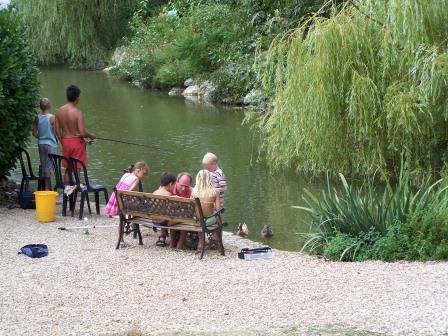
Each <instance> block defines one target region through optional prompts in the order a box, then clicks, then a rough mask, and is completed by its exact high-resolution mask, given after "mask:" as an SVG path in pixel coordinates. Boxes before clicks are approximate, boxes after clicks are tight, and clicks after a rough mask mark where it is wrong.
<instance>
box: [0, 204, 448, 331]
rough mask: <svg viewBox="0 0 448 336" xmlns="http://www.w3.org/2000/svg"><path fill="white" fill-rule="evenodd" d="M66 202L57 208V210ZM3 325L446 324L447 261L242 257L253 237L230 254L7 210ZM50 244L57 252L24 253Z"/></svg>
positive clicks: (235, 240)
mask: <svg viewBox="0 0 448 336" xmlns="http://www.w3.org/2000/svg"><path fill="white" fill-rule="evenodd" d="M58 213H60V209H58ZM0 217H1V221H0V223H1V224H0V234H1V236H2V237H3V239H2V241H1V245H0V256H1V263H0V288H1V292H0V334H1V335H24V334H40V335H448V263H446V262H430V263H404V262H400V263H383V262H364V263H335V262H327V261H324V260H321V259H316V258H314V257H309V256H306V255H303V254H300V253H293V252H283V251H275V257H274V258H273V259H272V260H255V261H244V260H239V259H238V258H237V251H238V249H240V248H242V247H250V246H255V245H256V244H255V243H252V242H250V241H248V240H244V239H241V238H239V237H236V236H234V235H231V234H227V235H226V236H225V238H224V242H225V247H226V256H225V257H223V256H220V255H219V254H218V252H217V251H207V252H206V254H205V257H204V259H203V260H202V261H201V260H198V257H197V255H196V254H195V253H194V251H176V250H172V249H170V248H169V247H164V248H160V247H156V246H155V241H156V234H155V233H153V232H152V231H150V230H147V229H144V230H145V231H144V237H143V238H144V246H138V245H137V241H135V240H133V239H132V238H131V237H127V238H126V239H127V242H128V243H130V246H129V247H126V248H122V249H119V250H115V244H116V239H117V228H96V229H91V230H89V234H86V233H85V232H84V231H83V230H79V229H78V230H71V231H61V230H58V229H57V228H58V227H59V226H77V225H83V224H90V225H91V224H96V225H101V224H105V225H107V224H116V222H117V219H109V218H105V217H101V216H96V215H91V216H90V217H89V220H88V221H78V220H76V219H73V218H70V217H66V218H64V217H61V216H57V218H56V222H55V223H46V224H45V223H39V222H37V221H36V219H35V217H34V211H33V210H21V209H14V210H8V209H5V208H1V209H0ZM29 243H45V244H47V245H48V247H49V255H48V256H47V257H45V258H42V259H32V258H28V257H26V256H23V255H17V251H18V250H19V248H20V247H21V246H23V245H25V244H29Z"/></svg>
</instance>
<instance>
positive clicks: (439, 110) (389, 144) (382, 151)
mask: <svg viewBox="0 0 448 336" xmlns="http://www.w3.org/2000/svg"><path fill="white" fill-rule="evenodd" d="M447 6H448V0H390V1H386V2H384V1H375V0H366V1H359V2H358V1H350V2H347V3H346V4H345V5H344V6H343V8H342V9H341V10H340V11H336V10H333V13H332V14H331V16H330V17H329V18H323V17H320V16H317V15H316V16H314V17H313V18H312V19H310V20H308V21H306V22H304V23H303V24H302V25H300V26H299V27H298V28H297V29H295V30H292V31H288V32H286V33H284V34H282V35H280V36H278V37H277V38H275V40H274V41H273V43H272V45H271V47H270V49H269V51H268V52H267V54H266V58H263V62H260V65H261V66H262V76H263V83H264V90H265V92H266V93H267V95H268V96H269V97H271V100H270V102H269V109H268V111H267V113H266V114H264V115H262V116H258V115H255V118H256V119H255V126H256V129H257V130H258V131H259V132H260V133H261V135H262V137H263V139H264V141H263V148H262V151H263V153H264V154H265V156H266V158H267V161H268V162H269V163H270V165H271V166H272V167H273V168H274V169H279V168H284V167H288V166H289V167H293V168H295V169H297V170H300V171H304V172H312V173H317V172H323V171H327V170H330V171H342V172H349V173H356V174H371V173H373V172H374V171H376V170H377V169H381V170H382V171H383V172H391V173H394V174H397V172H398V170H399V165H400V162H401V157H402V156H403V157H404V159H405V161H406V162H408V163H409V167H410V169H411V171H413V172H415V173H419V174H421V173H422V171H424V170H426V169H428V168H432V169H436V170H440V169H441V168H442V165H443V162H442V160H443V155H444V153H445V151H446V148H447V144H448V133H447V132H446V129H447V127H448V103H447V101H448V71H447V69H448V49H447V43H446V42H447V38H448V33H447V32H448V11H446V8H447Z"/></svg>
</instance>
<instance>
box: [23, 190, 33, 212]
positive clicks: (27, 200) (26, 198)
mask: <svg viewBox="0 0 448 336" xmlns="http://www.w3.org/2000/svg"><path fill="white" fill-rule="evenodd" d="M19 205H20V207H21V208H22V209H36V199H35V197H34V193H33V192H32V191H24V192H21V193H19Z"/></svg>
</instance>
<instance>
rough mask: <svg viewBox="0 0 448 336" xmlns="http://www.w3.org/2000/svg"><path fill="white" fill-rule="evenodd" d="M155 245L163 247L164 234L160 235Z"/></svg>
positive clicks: (164, 241)
mask: <svg viewBox="0 0 448 336" xmlns="http://www.w3.org/2000/svg"><path fill="white" fill-rule="evenodd" d="M156 246H159V247H165V246H166V237H165V236H160V237H159V239H158V240H157V242H156Z"/></svg>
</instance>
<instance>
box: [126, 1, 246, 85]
mask: <svg viewBox="0 0 448 336" xmlns="http://www.w3.org/2000/svg"><path fill="white" fill-rule="evenodd" d="M187 14H188V15H185V16H168V15H161V16H155V17H150V18H149V19H147V20H146V21H145V20H143V19H142V18H141V17H140V16H138V15H137V16H135V17H134V19H133V22H132V31H133V38H132V40H131V41H130V42H129V43H128V45H127V52H126V57H125V60H124V62H123V63H122V64H121V65H120V68H119V72H120V73H121V75H122V76H124V77H128V78H131V79H132V80H138V81H140V82H142V83H143V84H145V85H146V86H156V87H164V86H173V85H179V84H182V83H183V81H184V80H185V79H186V78H187V77H189V76H192V75H196V76H199V75H203V74H206V73H211V72H213V71H215V70H216V69H218V68H219V66H220V65H221V63H222V60H223V59H224V57H225V55H226V54H227V53H228V52H229V49H231V45H232V43H234V41H236V40H238V36H239V27H238V23H239V18H238V17H237V16H235V15H234V13H233V12H232V10H231V8H229V7H228V6H226V5H222V4H214V3H211V4H203V5H201V6H199V5H198V6H192V7H191V9H190V11H189V12H188V13H187Z"/></svg>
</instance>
